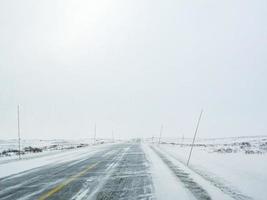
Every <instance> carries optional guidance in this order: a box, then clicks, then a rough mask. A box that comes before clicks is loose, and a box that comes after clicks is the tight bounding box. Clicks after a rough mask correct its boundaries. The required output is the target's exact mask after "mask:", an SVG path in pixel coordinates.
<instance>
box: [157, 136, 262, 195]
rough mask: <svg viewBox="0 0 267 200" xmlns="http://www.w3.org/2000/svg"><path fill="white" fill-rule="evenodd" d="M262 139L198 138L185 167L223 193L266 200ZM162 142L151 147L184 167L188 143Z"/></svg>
mask: <svg viewBox="0 0 267 200" xmlns="http://www.w3.org/2000/svg"><path fill="white" fill-rule="evenodd" d="M266 139H267V137H266V136H262V137H243V138H223V139H213V140H198V141H197V146H195V147H194V149H193V153H192V157H191V160H190V163H189V169H190V170H192V171H193V172H194V173H196V174H198V175H199V176H200V177H202V178H203V179H205V180H207V181H208V182H210V183H211V184H212V185H214V186H217V187H218V188H220V189H221V190H222V191H224V192H225V193H227V194H231V193H236V195H238V194H242V195H245V196H247V197H251V198H253V199H259V200H266V198H267V190H266V185H267V171H266V169H267V153H266V144H267V143H266V141H267V140H266ZM162 141H163V144H160V145H158V144H154V146H156V147H157V148H158V149H160V150H161V151H162V152H164V153H165V154H166V155H168V156H170V157H172V158H173V159H175V160H176V161H177V162H178V163H183V166H186V162H187V159H188V155H189V151H190V146H189V145H187V144H186V143H185V142H184V143H183V145H180V143H179V145H178V144H176V143H175V142H173V141H171V140H162ZM176 141H177V140H176ZM168 143H169V144H168ZM170 143H172V144H170ZM177 143H178V142H177ZM188 144H189V143H188ZM222 149H224V150H222ZM225 149H226V150H225ZM227 149H232V150H227ZM248 152H249V153H248ZM251 152H252V153H251ZM259 152H260V153H259Z"/></svg>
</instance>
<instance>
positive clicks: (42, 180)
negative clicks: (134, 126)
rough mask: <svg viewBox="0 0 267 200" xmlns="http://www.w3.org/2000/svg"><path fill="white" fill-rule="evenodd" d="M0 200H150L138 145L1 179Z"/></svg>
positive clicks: (121, 146)
mask: <svg viewBox="0 0 267 200" xmlns="http://www.w3.org/2000/svg"><path fill="white" fill-rule="evenodd" d="M0 187H1V191H0V199H3V200H4V199H10V200H11V199H12V200H14V199H39V200H44V199H131V198H135V199H152V198H153V186H152V181H151V177H150V174H149V172H148V165H147V160H146V158H145V155H144V152H143V151H142V148H141V146H140V144H117V145H113V146H111V147H109V148H107V149H105V150H100V151H99V152H97V153H95V154H93V155H92V156H89V157H88V158H87V159H81V160H75V161H71V162H66V163H60V164H52V165H48V166H44V167H40V168H37V169H33V170H29V171H27V172H26V173H25V172H24V173H22V174H17V175H14V176H9V177H5V178H3V179H0Z"/></svg>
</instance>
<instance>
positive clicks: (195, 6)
mask: <svg viewBox="0 0 267 200" xmlns="http://www.w3.org/2000/svg"><path fill="white" fill-rule="evenodd" d="M266 63H267V1H266V0H223V1H214V0H204V1H199V0H195V1H188V0H178V1H177V0H165V1H162V0H161V1H159V0H154V1H151V0H112V1H110V0H97V1H96V0H91V1H90V0H72V1H71V0H42V1H41V0H23V1H21V0H1V1H0V81H1V82H0V83H1V84H0V139H6V138H16V135H17V129H16V126H17V124H16V106H17V104H20V105H21V132H22V137H23V138H85V137H92V135H93V127H94V123H96V124H97V130H98V132H97V134H98V136H99V137H111V130H112V129H114V132H115V136H119V137H123V138H125V137H142V136H143V137H150V136H152V135H154V136H157V135H158V134H159V129H160V125H161V123H163V124H164V133H163V135H164V136H165V137H181V135H182V134H184V135H185V137H192V135H193V131H194V128H195V125H196V121H197V118H198V115H199V112H200V110H201V108H203V109H204V116H203V120H202V123H201V125H200V130H199V136H200V137H224V136H241V135H262V134H264V135H266V134H267V118H266V116H267V94H266V91H267V66H266Z"/></svg>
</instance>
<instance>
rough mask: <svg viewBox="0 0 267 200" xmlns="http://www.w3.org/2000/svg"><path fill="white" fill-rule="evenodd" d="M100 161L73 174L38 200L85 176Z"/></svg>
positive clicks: (43, 199) (42, 199)
mask: <svg viewBox="0 0 267 200" xmlns="http://www.w3.org/2000/svg"><path fill="white" fill-rule="evenodd" d="M99 163H100V162H97V163H95V164H92V165H89V166H88V167H87V168H86V169H84V170H83V171H81V172H79V173H78V174H75V175H73V176H71V177H70V178H69V179H67V180H65V181H64V182H62V183H60V184H59V185H57V186H56V187H54V188H52V189H51V190H49V191H48V192H47V193H45V194H43V195H42V196H40V197H39V198H38V200H45V199H47V198H49V197H51V196H52V195H54V194H55V193H57V192H59V191H60V190H62V189H63V188H64V187H65V186H66V185H68V184H70V183H71V182H72V181H74V180H76V179H77V178H79V177H81V176H83V175H84V174H85V173H86V172H88V171H89V170H90V169H92V168H94V167H95V166H96V165H97V164H99Z"/></svg>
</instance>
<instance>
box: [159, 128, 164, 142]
mask: <svg viewBox="0 0 267 200" xmlns="http://www.w3.org/2000/svg"><path fill="white" fill-rule="evenodd" d="M162 131H163V125H161V127H160V132H159V144H160V142H161V136H162Z"/></svg>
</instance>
